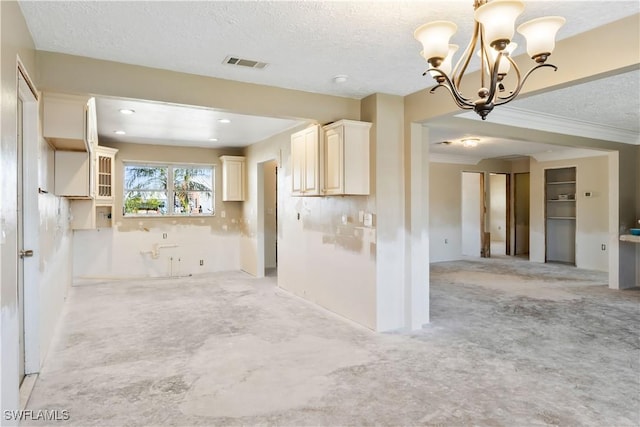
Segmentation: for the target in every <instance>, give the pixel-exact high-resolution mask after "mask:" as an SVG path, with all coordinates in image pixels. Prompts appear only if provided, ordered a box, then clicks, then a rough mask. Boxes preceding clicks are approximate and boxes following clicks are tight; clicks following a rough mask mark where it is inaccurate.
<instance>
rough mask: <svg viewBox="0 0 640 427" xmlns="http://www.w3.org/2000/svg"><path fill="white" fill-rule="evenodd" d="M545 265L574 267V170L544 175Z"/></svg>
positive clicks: (547, 172)
mask: <svg viewBox="0 0 640 427" xmlns="http://www.w3.org/2000/svg"><path fill="white" fill-rule="evenodd" d="M545 200H546V203H545V231H546V253H545V259H546V261H547V262H562V263H566V264H573V265H575V263H576V168H575V167H570V168H558V169H547V170H546V171H545Z"/></svg>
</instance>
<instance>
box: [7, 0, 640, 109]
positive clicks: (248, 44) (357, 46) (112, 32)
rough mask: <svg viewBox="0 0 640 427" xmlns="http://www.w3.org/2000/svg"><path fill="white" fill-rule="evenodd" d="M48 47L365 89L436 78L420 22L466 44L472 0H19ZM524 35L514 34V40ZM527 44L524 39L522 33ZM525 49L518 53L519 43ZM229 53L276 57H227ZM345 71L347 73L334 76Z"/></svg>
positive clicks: (605, 14)
mask: <svg viewBox="0 0 640 427" xmlns="http://www.w3.org/2000/svg"><path fill="white" fill-rule="evenodd" d="M20 5H21V7H22V10H23V12H24V15H25V18H26V21H27V24H28V26H29V29H30V31H31V34H32V35H33V38H34V40H35V44H36V47H37V48H38V49H40V50H47V51H53V52H62V53H68V54H74V55H81V56H88V57H92V58H99V59H105V60H112V61H118V62H124V63H130V64H137V65H144V66H149V67H155V68H163V69H169V70H175V71H182V72H188V73H193V74H200V75H206V76H213V77H220V78H224V79H231V80H239V81H246V82H252V83H259V84H265V85H270V86H278V87H285V88H292V89H300V90H304V91H310V92H319V93H328V94H333V95H339V96H347V97H355V98H362V97H364V96H367V95H370V94H372V93H376V92H381V93H389V94H397V95H407V94H409V93H413V92H415V91H417V90H420V89H422V88H424V87H426V86H429V85H431V81H430V79H428V80H425V78H423V77H422V72H423V71H424V69H425V68H426V67H425V62H424V60H423V59H422V58H421V57H420V55H419V51H420V45H419V43H418V42H417V41H416V40H414V39H413V31H414V30H415V29H416V28H417V27H418V26H419V25H421V24H422V23H424V22H427V21H431V20H440V19H445V20H451V21H454V22H456V23H457V24H458V33H457V34H456V35H455V36H454V39H453V42H455V43H458V44H459V45H461V46H464V45H466V43H467V42H468V39H469V38H470V32H471V28H472V22H473V21H472V16H473V10H472V6H471V5H472V1H471V0H458V1H451V0H449V1H429V2H426V1H408V2H401V1H335V2H334V1H331V2H330V1H293V2H281V1H275V2H274V1H259V2H254V1H231V2H226V1H199V2H192V1H178V2H171V1H162V2H160V1H124V2H120V1H71V2H68V1H52V2H39V1H21V2H20ZM639 9H640V6H639V3H638V1H637V0H634V1H598V2H594V1H528V2H526V8H525V12H524V14H523V15H522V16H521V17H520V18H519V20H518V22H524V21H526V20H529V19H532V18H535V17H539V16H544V15H561V16H564V17H566V18H567V24H566V25H565V26H564V27H563V28H562V29H561V30H560V32H559V34H558V38H559V39H562V38H566V37H569V36H571V35H574V34H577V33H580V32H583V31H586V30H588V29H591V28H594V27H597V26H599V25H603V24H605V23H608V22H611V21H614V20H616V19H619V18H622V17H624V16H628V15H631V14H634V13H637V12H638V11H639ZM519 37H521V36H520V35H519V34H516V38H515V41H518V38H519ZM520 45H521V46H520V48H519V49H520V52H523V51H524V43H523V42H522V41H521V42H520ZM516 54H517V52H516ZM227 55H234V56H239V57H243V58H248V59H254V60H258V61H262V62H266V63H268V64H269V65H268V67H267V68H265V69H264V70H255V69H244V68H241V67H234V66H229V65H223V64H222V61H223V59H224V58H225V57H226V56H227ZM338 74H346V75H348V76H349V79H348V80H347V82H345V83H343V84H336V83H333V81H332V78H333V77H334V76H336V75H338Z"/></svg>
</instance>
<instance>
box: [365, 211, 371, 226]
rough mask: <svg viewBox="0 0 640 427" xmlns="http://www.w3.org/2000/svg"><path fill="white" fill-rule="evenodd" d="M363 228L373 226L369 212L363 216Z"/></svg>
mask: <svg viewBox="0 0 640 427" xmlns="http://www.w3.org/2000/svg"><path fill="white" fill-rule="evenodd" d="M364 226H365V227H372V226H373V214H372V213H371V212H367V213H365V214H364Z"/></svg>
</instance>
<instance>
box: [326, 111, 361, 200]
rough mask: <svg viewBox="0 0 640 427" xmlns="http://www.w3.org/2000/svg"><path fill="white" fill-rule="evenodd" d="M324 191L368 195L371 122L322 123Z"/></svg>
mask: <svg viewBox="0 0 640 427" xmlns="http://www.w3.org/2000/svg"><path fill="white" fill-rule="evenodd" d="M322 129H323V131H324V187H323V194H325V195H327V196H329V195H341V194H345V195H347V194H349V195H366V194H369V131H370V129H371V123H366V122H357V121H353V120H340V121H338V122H335V123H331V124H329V125H326V126H324V127H323V128H322Z"/></svg>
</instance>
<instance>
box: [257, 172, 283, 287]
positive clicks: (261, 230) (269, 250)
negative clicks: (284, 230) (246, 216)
mask: <svg viewBox="0 0 640 427" xmlns="http://www.w3.org/2000/svg"><path fill="white" fill-rule="evenodd" d="M257 172H258V173H257V175H258V198H257V200H258V206H257V211H258V223H257V229H258V230H257V231H258V233H257V240H258V241H257V245H258V247H257V249H258V259H257V261H258V265H257V275H258V277H263V276H271V277H274V276H276V275H277V267H278V162H277V161H276V160H268V161H266V162H262V163H258V171H257Z"/></svg>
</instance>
